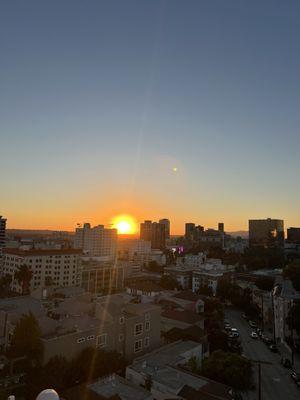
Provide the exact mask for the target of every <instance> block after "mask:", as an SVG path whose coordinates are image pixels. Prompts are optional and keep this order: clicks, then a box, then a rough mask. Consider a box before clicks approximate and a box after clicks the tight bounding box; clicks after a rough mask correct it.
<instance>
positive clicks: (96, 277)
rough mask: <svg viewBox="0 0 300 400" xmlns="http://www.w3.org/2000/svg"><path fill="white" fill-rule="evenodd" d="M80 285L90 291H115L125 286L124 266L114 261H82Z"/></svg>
mask: <svg viewBox="0 0 300 400" xmlns="http://www.w3.org/2000/svg"><path fill="white" fill-rule="evenodd" d="M80 285H81V287H82V288H83V289H85V290H86V291H87V292H89V293H94V294H97V293H104V294H107V293H115V292H119V291H121V290H122V289H123V287H124V268H123V267H122V266H120V265H116V264H112V263H101V262H97V261H93V260H91V261H82V263H81V279H80Z"/></svg>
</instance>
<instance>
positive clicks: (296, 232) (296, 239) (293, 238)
mask: <svg viewBox="0 0 300 400" xmlns="http://www.w3.org/2000/svg"><path fill="white" fill-rule="evenodd" d="M287 241H288V242H289V243H295V244H300V228H288V230H287Z"/></svg>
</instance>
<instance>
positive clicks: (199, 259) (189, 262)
mask: <svg viewBox="0 0 300 400" xmlns="http://www.w3.org/2000/svg"><path fill="white" fill-rule="evenodd" d="M205 262H206V254H205V253H198V254H190V253H188V254H185V255H184V256H179V257H177V259H176V265H177V266H186V267H193V268H200V266H201V265H203V264H204V263H205Z"/></svg>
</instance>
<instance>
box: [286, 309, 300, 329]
mask: <svg viewBox="0 0 300 400" xmlns="http://www.w3.org/2000/svg"><path fill="white" fill-rule="evenodd" d="M287 323H288V326H289V328H290V329H295V331H296V332H297V333H298V335H300V302H298V303H296V304H294V305H293V306H292V307H291V308H290V310H289V313H288V316H287Z"/></svg>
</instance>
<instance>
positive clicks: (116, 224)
mask: <svg viewBox="0 0 300 400" xmlns="http://www.w3.org/2000/svg"><path fill="white" fill-rule="evenodd" d="M112 228H115V229H117V230H118V234H119V235H128V234H130V235H132V234H135V233H136V232H137V223H136V221H135V219H134V218H133V217H132V216H130V215H118V216H116V217H114V218H113V220H112Z"/></svg>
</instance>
